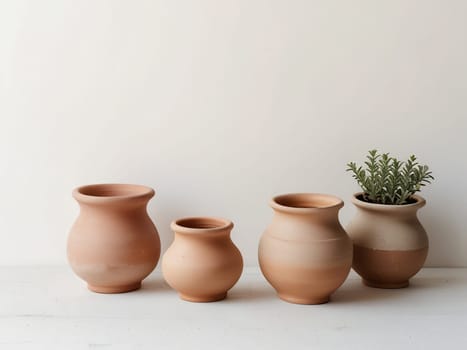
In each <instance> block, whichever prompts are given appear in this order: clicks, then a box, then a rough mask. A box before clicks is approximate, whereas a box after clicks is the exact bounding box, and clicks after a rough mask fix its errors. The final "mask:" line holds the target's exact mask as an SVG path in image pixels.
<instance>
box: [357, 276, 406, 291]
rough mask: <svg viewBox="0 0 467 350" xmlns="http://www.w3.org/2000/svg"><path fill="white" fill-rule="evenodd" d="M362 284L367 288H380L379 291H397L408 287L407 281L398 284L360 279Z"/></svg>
mask: <svg viewBox="0 0 467 350" xmlns="http://www.w3.org/2000/svg"><path fill="white" fill-rule="evenodd" d="M362 283H363V284H364V285H365V286H368V287H372V288H381V289H399V288H407V287H408V286H409V281H408V280H407V281H403V282H399V283H384V282H374V281H369V280H366V279H364V278H362Z"/></svg>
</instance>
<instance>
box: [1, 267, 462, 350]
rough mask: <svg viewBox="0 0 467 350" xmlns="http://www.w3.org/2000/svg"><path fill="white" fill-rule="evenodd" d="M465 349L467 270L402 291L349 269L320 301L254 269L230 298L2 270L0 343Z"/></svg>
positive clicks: (154, 278)
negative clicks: (191, 298) (294, 298)
mask: <svg viewBox="0 0 467 350" xmlns="http://www.w3.org/2000/svg"><path fill="white" fill-rule="evenodd" d="M155 348H157V349H203V350H207V349H219V350H220V349H236V350H239V349H268V350H271V349H341V350H342V349H373V348H376V349H378V350H383V349H443V348H444V349H451V348H452V349H454V348H456V349H461V348H462V349H465V348H467V269H446V268H445V269H441V268H437V269H433V268H430V269H428V268H427V269H424V270H422V271H421V272H420V273H419V274H418V275H417V276H416V277H415V278H414V279H413V280H412V283H411V286H410V287H409V288H406V289H399V290H383V289H373V288H369V287H365V286H363V285H362V284H361V283H360V279H359V278H358V277H357V276H356V275H355V274H353V273H352V274H351V275H350V277H349V279H348V280H347V281H346V282H345V283H344V285H343V286H342V287H341V288H340V289H339V290H338V291H337V292H336V293H335V294H334V295H333V296H332V299H331V302H330V303H328V304H324V305H314V306H306V305H294V304H289V303H286V302H284V301H281V300H279V299H278V298H277V297H276V296H275V294H274V291H273V290H272V288H271V287H270V286H269V285H268V284H267V283H266V281H265V280H264V278H263V277H262V275H261V274H260V273H259V272H258V270H257V269H254V268H253V269H246V270H245V271H244V274H243V276H242V278H241V279H240V281H239V283H238V284H237V285H236V286H235V287H234V288H233V289H232V290H231V291H230V292H229V296H228V299H226V300H224V301H221V302H215V303H207V304H197V303H189V302H185V301H182V300H179V299H178V296H177V294H176V293H175V291H173V290H171V289H170V288H169V287H168V286H167V285H166V284H165V283H164V282H163V279H162V277H161V275H160V273H159V272H157V271H156V272H154V273H153V274H152V275H151V276H150V277H149V278H148V279H146V280H145V282H144V283H143V288H142V289H141V290H139V291H136V292H131V293H126V294H114V295H103V294H95V293H92V292H90V291H88V290H87V289H86V288H85V284H84V283H83V282H82V281H81V280H79V279H77V278H76V277H75V276H74V275H73V273H72V272H71V270H70V269H69V268H68V267H66V266H62V267H6V266H5V267H0V349H2V350H3V349H5V350H10V349H155Z"/></svg>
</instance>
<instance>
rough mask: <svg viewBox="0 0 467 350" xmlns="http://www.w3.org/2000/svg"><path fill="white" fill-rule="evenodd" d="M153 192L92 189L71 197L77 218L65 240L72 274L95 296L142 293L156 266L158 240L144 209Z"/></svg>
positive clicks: (131, 188) (125, 187)
mask: <svg viewBox="0 0 467 350" xmlns="http://www.w3.org/2000/svg"><path fill="white" fill-rule="evenodd" d="M153 196H154V190H153V189H152V188H149V187H146V186H140V185H128V184H97V185H88V186H82V187H79V188H77V189H75V190H74V191H73V197H74V198H75V199H76V200H77V201H78V203H79V205H80V214H79V216H78V218H77V219H76V221H75V223H74V224H73V226H72V228H71V231H70V234H69V236H68V247H67V250H68V261H69V263H70V265H71V267H72V269H73V271H74V272H75V273H76V274H77V275H78V276H79V277H81V278H82V279H83V280H85V281H86V282H87V283H88V288H89V289H90V290H91V291H94V292H97V293H123V292H129V291H132V290H135V289H138V288H140V287H141V281H142V280H143V279H144V278H145V277H146V276H148V275H149V274H150V273H151V271H152V270H154V268H155V267H156V265H157V262H158V260H159V256H160V240H159V235H158V232H157V229H156V227H155V226H154V224H153V222H152V221H151V219H150V218H149V216H148V213H147V211H146V206H147V203H148V201H149V200H150V199H151V198H152V197H153Z"/></svg>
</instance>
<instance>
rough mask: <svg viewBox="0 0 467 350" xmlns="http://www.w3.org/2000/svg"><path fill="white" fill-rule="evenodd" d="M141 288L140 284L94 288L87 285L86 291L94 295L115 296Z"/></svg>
mask: <svg viewBox="0 0 467 350" xmlns="http://www.w3.org/2000/svg"><path fill="white" fill-rule="evenodd" d="M140 288H141V282H137V283H132V284H126V285H123V286H112V287H108V286H94V285H91V284H88V289H89V290H90V291H92V292H95V293H102V294H115V293H127V292H131V291H134V290H137V289H140Z"/></svg>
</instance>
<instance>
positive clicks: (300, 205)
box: [270, 192, 344, 214]
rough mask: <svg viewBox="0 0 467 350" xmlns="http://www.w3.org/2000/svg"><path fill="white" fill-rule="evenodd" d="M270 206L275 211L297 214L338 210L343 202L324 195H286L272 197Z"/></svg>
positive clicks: (337, 198)
mask: <svg viewBox="0 0 467 350" xmlns="http://www.w3.org/2000/svg"><path fill="white" fill-rule="evenodd" d="M270 206H271V208H273V209H274V210H277V211H281V212H288V213H297V214H299V213H313V212H319V211H323V210H329V209H340V208H342V207H343V206H344V201H343V200H342V199H341V198H339V197H337V196H334V195H331V194H325V193H311V192H310V193H286V194H280V195H277V196H274V197H273V198H272V199H271V201H270Z"/></svg>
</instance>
